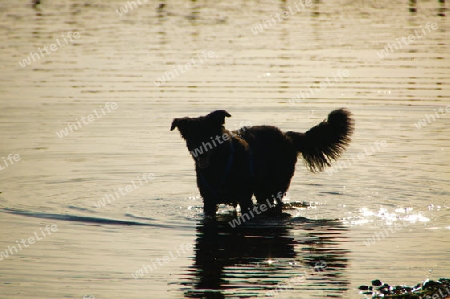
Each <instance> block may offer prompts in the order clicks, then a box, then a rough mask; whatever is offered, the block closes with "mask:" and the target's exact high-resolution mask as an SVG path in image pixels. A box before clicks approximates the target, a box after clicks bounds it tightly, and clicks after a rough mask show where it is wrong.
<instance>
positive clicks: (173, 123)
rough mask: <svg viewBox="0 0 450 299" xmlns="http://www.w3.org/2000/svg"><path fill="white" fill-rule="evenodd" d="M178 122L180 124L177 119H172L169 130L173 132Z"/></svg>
mask: <svg viewBox="0 0 450 299" xmlns="http://www.w3.org/2000/svg"><path fill="white" fill-rule="evenodd" d="M179 122H180V119H179V118H174V119H173V122H172V126H171V127H170V130H171V131H173V130H174V129H175V128H176V127H178V124H179Z"/></svg>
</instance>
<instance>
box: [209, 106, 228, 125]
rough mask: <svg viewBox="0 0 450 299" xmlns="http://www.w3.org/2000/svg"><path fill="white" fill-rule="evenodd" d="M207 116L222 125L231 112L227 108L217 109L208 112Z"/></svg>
mask: <svg viewBox="0 0 450 299" xmlns="http://www.w3.org/2000/svg"><path fill="white" fill-rule="evenodd" d="M207 117H208V118H209V119H211V120H212V121H213V122H214V123H217V124H218V125H220V126H221V125H223V124H224V123H225V117H231V114H230V113H228V112H227V111H225V110H216V111H213V112H211V113H210V114H208V115H207Z"/></svg>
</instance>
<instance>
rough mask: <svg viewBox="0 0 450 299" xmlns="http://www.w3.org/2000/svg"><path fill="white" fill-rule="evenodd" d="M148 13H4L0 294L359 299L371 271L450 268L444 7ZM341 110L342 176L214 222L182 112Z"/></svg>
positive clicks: (11, 8)
mask: <svg viewBox="0 0 450 299" xmlns="http://www.w3.org/2000/svg"><path fill="white" fill-rule="evenodd" d="M141 2H142V5H140V6H138V7H137V8H135V9H133V10H131V11H129V12H128V13H126V14H124V15H122V16H120V15H119V13H117V12H116V9H120V7H121V6H123V5H126V2H125V1H123V2H122V1H116V0H114V1H109V2H106V1H103V2H102V1H90V2H88V1H79V0H77V1H52V2H50V1H45V0H42V4H41V5H39V6H38V7H37V8H33V7H32V6H31V4H30V3H29V2H28V1H15V2H12V1H9V2H5V1H4V2H2V3H0V8H1V9H0V11H1V14H2V18H0V33H1V34H0V40H1V42H0V47H1V52H0V53H1V54H0V62H1V64H2V66H3V68H2V80H0V90H1V95H0V101H1V102H0V103H1V108H2V109H0V134H1V135H0V138H1V146H0V157H2V159H1V160H0V166H1V167H2V168H4V169H2V170H0V192H1V194H0V215H1V216H0V223H1V226H0V227H1V238H0V254H1V253H2V251H3V253H9V256H8V257H5V255H3V256H2V257H3V260H1V261H0V298H223V297H226V298H244V297H245V298H253V297H258V296H261V297H264V296H275V297H280V298H325V297H337V298H363V295H361V294H359V291H358V290H357V287H358V286H359V285H362V284H368V283H370V281H371V280H373V279H375V278H379V279H381V280H382V281H386V282H388V283H389V284H391V285H394V284H395V285H397V284H409V285H415V284H416V283H418V282H419V281H422V280H424V279H426V278H430V279H437V278H439V277H449V276H450V262H449V261H450V241H449V230H450V224H449V219H450V208H449V207H450V199H449V198H450V197H449V195H450V187H449V182H450V172H449V169H450V168H449V166H450V155H449V150H450V143H449V141H448V136H450V126H449V124H450V116H449V114H448V113H449V112H450V107H449V108H448V109H449V110H445V109H446V107H448V105H450V88H449V84H450V64H449V58H450V55H449V53H450V51H449V46H448V40H449V34H448V31H449V29H450V28H449V24H448V18H447V16H445V15H446V14H447V8H446V7H447V6H448V4H445V3H440V2H438V1H429V2H419V3H418V4H417V5H416V6H407V5H406V4H405V3H403V2H398V1H396V2H388V1H381V2H379V1H340V2H333V3H323V2H314V3H312V4H311V5H309V6H307V5H306V4H305V8H301V7H300V9H299V10H300V11H298V12H296V13H295V14H294V15H289V16H288V17H287V19H286V20H282V21H278V20H277V19H276V16H275V14H276V13H281V12H282V11H284V10H288V11H289V8H291V9H292V10H294V12H295V9H296V8H295V3H294V2H273V1H263V2H261V1H250V2H249V1H245V2H239V1H232V2H217V3H207V2H204V1H200V2H199V1H192V2H185V1H167V2H154V1H149V2H146V3H144V2H143V1H141ZM162 3H165V5H163V6H161V5H160V4H162ZM305 3H306V2H305ZM411 3H413V2H411ZM297 5H298V4H297ZM411 5H413V4H411ZM272 17H273V18H274V19H275V24H274V23H273V21H272V22H271V23H268V25H267V28H265V29H264V32H261V33H259V34H254V33H253V32H252V30H251V29H252V28H254V26H256V25H257V24H258V23H259V22H261V21H262V20H266V19H268V18H272ZM427 23H428V24H429V25H428V27H426V26H427V25H426V24H427ZM434 23H435V24H436V26H438V28H437V29H433V27H432V24H434ZM427 28H429V29H427ZM415 30H416V31H417V32H419V34H422V35H423V36H422V37H421V38H420V39H416V40H414V41H412V42H409V43H408V44H407V45H406V44H402V47H401V48H400V49H398V50H395V49H394V51H393V52H392V53H388V55H387V56H386V57H384V58H382V59H380V57H379V55H378V54H379V53H380V50H382V49H383V48H384V47H385V46H386V45H387V44H388V43H395V42H396V41H397V40H396V39H398V40H400V41H402V37H406V38H408V35H410V34H416V32H415ZM422 30H426V31H422ZM69 32H72V33H75V32H77V33H79V38H75V36H74V37H73V38H72V41H70V39H69V37H68V36H69ZM424 32H426V34H424ZM72 36H73V34H72ZM58 40H59V42H60V43H62V44H63V45H64V46H62V47H60V48H57V49H56V51H53V50H52V51H51V53H50V54H45V52H43V53H44V54H45V55H42V57H40V58H37V56H36V55H37V54H36V53H39V49H41V50H43V49H44V47H45V46H47V47H50V45H51V44H57V42H58ZM65 41H68V42H67V44H65V43H66V42H65ZM58 47H59V46H58ZM204 51H206V52H204ZM210 51H211V52H210ZM30 52H32V53H35V54H34V57H35V60H36V61H32V58H30V59H31V60H30V65H28V66H24V67H22V66H21V65H20V64H19V62H22V61H23V59H27V56H28V55H30ZM204 54H205V55H206V57H205V56H202V55H204ZM209 54H211V55H210V56H208V55H209ZM202 57H203V58H202ZM207 58H208V59H207ZM193 60H194V62H196V63H197V64H193V65H192V69H191V70H188V71H186V72H184V73H183V72H182V71H181V70H180V71H178V75H176V76H175V78H173V79H171V80H168V81H167V82H166V83H165V84H163V85H161V86H157V84H155V82H154V81H155V80H158V78H161V76H164V74H165V72H169V71H171V72H174V67H175V68H177V67H178V65H180V64H183V65H184V64H186V63H188V62H190V61H191V62H192V61H193ZM341 75H342V77H341ZM327 78H328V80H327ZM321 83H322V88H321V89H320V90H318V88H320V84H321ZM310 87H311V90H313V91H311V90H310V89H309V88H310ZM301 92H303V95H304V96H305V98H302V96H301ZM296 96H299V98H298V100H297V101H294V103H292V101H291V102H290V100H292V99H295V97H296ZM107 103H109V104H107ZM114 107H115V109H114ZM338 107H347V108H348V109H350V110H351V111H352V112H353V114H354V118H355V119H356V130H355V134H354V137H353V142H352V144H351V146H350V148H349V149H348V151H347V152H346V153H345V155H344V156H343V157H342V159H341V160H340V162H341V164H338V163H335V166H336V167H338V168H333V170H334V172H324V173H319V174H313V173H309V172H308V171H307V170H306V168H305V167H303V165H302V162H299V163H298V165H297V170H296V174H295V176H294V178H293V180H292V184H291V188H290V190H289V196H288V198H287V199H286V202H288V203H291V204H290V205H287V207H286V210H285V212H286V213H289V214H290V215H291V217H287V218H286V219H284V220H282V221H281V220H280V221H274V220H261V221H258V222H255V223H252V224H250V223H248V224H246V225H241V226H238V227H236V228H231V227H230V226H229V225H228V221H230V220H231V219H233V214H232V211H231V210H230V208H229V207H221V208H220V210H219V213H220V215H219V219H218V222H216V223H210V222H205V220H204V219H203V214H202V201H201V199H200V198H199V194H198V190H197V189H196V186H195V173H194V169H193V161H192V159H191V158H190V157H189V154H188V151H187V150H186V148H185V145H184V143H183V141H182V139H181V138H180V136H179V134H178V133H177V132H176V131H174V132H170V131H169V129H170V124H171V121H172V119H173V118H174V117H181V116H199V115H203V114H206V113H208V112H210V111H211V110H214V109H219V108H220V109H226V110H227V111H228V112H229V113H230V114H232V117H231V118H229V119H227V124H226V126H227V127H228V128H230V129H237V128H239V127H241V126H242V125H259V124H272V125H277V126H279V127H280V128H281V129H283V130H297V131H305V130H307V129H308V128H310V127H312V126H313V125H315V124H317V123H318V122H320V121H321V120H322V119H324V118H325V117H326V115H327V114H328V113H329V112H330V111H331V110H333V109H335V108H338ZM439 109H441V110H439ZM442 109H444V110H442ZM94 110H95V112H94ZM442 111H443V112H442ZM447 111H448V112H447ZM95 113H97V115H96V114H95ZM90 114H92V117H91V118H90V119H89V115H90ZM433 117H434V119H433ZM83 119H84V120H83ZM92 119H93V120H92ZM91 120H92V121H91ZM419 121H422V122H423V124H424V126H422V127H421V128H418V127H417V126H418V122H419ZM78 122H79V123H78ZM68 123H70V124H71V125H72V131H73V132H70V129H68V131H67V133H68V134H67V136H64V137H63V136H62V135H61V137H62V138H60V137H59V136H58V133H59V134H61V130H64V128H66V129H67V128H68V127H67V126H68ZM85 123H87V124H85ZM9 154H12V156H10V160H8V155H9ZM15 154H17V155H19V157H20V160H19V159H16V160H17V161H15V160H14V155H15ZM17 157H18V156H16V158H17ZM3 158H4V159H3ZM11 161H12V162H11ZM0 169H1V168H0ZM328 170H329V171H330V169H328ZM144 174H147V175H148V174H154V177H152V176H147V177H145V176H144ZM145 178H147V179H145ZM133 182H134V186H133V185H132V184H133ZM130 184H131V185H132V186H133V187H132V189H126V188H127V187H126V186H127V185H130ZM120 190H122V191H120ZM124 190H125V191H124ZM127 190H128V191H127ZM120 192H122V193H120ZM105 195H109V196H110V198H114V199H115V200H114V201H113V202H111V203H107V202H105V201H103V203H106V204H105V205H103V204H102V200H104V196H105ZM302 202H307V203H308V205H307V207H305V206H304V205H302V204H299V203H302ZM51 225H54V226H53V227H51ZM46 227H47V230H46ZM52 228H53V230H52ZM35 233H36V234H35ZM30 238H31V239H30ZM22 239H26V241H25V243H21V240H22ZM33 240H34V242H35V244H31V242H33ZM16 241H17V242H16ZM19 244H21V245H20V246H21V247H19ZM24 244H26V245H28V246H25V245H24ZM11 252H12V254H11ZM139 271H141V272H139Z"/></svg>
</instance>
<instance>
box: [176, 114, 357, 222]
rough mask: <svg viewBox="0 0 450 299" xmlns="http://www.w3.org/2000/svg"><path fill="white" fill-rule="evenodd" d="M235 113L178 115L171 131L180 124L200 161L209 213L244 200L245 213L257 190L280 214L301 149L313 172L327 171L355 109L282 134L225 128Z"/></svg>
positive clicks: (201, 183) (199, 172)
mask: <svg viewBox="0 0 450 299" xmlns="http://www.w3.org/2000/svg"><path fill="white" fill-rule="evenodd" d="M230 116H231V115H230V114H229V113H228V112H227V111H225V110H216V111H214V112H211V113H210V114H208V115H206V116H201V117H197V118H189V117H184V118H175V119H174V120H173V122H172V127H171V129H170V130H174V129H175V128H178V130H179V131H180V133H181V136H182V137H183V138H184V139H185V140H186V145H187V147H188V149H189V151H190V153H191V155H192V157H193V158H194V160H195V169H196V172H197V185H198V188H199V190H200V194H201V195H202V197H203V203H204V212H205V214H206V215H209V216H212V215H215V213H216V210H217V205H218V204H220V203H226V204H230V205H233V206H234V207H236V205H237V204H239V205H240V207H241V211H242V213H245V212H246V211H247V210H248V209H252V208H253V202H252V199H251V198H252V195H253V194H254V195H255V197H256V200H257V202H258V203H259V204H262V203H265V202H266V203H267V204H268V205H269V206H270V207H275V208H274V209H275V210H276V211H277V212H281V207H282V201H281V199H282V198H283V196H284V195H285V194H286V191H287V190H288V188H289V185H290V182H291V178H292V176H293V175H294V171H295V164H296V162H297V155H298V153H301V154H302V156H303V158H304V159H305V161H306V164H307V166H308V167H309V169H310V170H311V171H314V172H315V171H322V170H323V168H324V167H325V166H330V163H331V161H332V160H336V159H337V158H338V157H339V156H340V154H341V153H342V152H343V151H344V150H345V148H346V146H347V145H348V144H349V143H350V141H351V139H350V135H351V134H352V132H353V120H352V118H351V113H350V112H349V111H347V110H345V109H339V110H335V111H333V112H331V113H330V114H329V115H328V120H324V121H323V122H321V123H320V124H319V125H317V126H315V127H313V128H311V129H310V130H309V131H307V132H306V133H297V132H293V131H288V132H284V133H283V132H282V131H280V130H279V129H278V128H277V127H273V126H253V127H243V128H241V129H240V130H238V131H232V132H230V131H228V130H226V129H225V128H224V126H223V124H224V123H225V117H230ZM275 202H276V203H277V204H276V205H275ZM272 204H274V205H273V206H272Z"/></svg>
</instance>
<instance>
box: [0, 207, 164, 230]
mask: <svg viewBox="0 0 450 299" xmlns="http://www.w3.org/2000/svg"><path fill="white" fill-rule="evenodd" d="M2 211H3V212H5V213H9V214H14V215H21V216H27V217H34V218H43V219H53V220H61V221H74V222H84V223H97V224H110V225H139V226H152V227H163V228H170V226H167V225H161V224H151V223H145V222H137V221H128V220H116V219H107V218H99V217H90V216H77V215H69V214H53V213H42V212H32V211H25V210H19V209H11V208H3V209H2Z"/></svg>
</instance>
